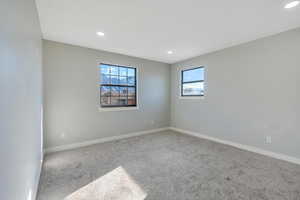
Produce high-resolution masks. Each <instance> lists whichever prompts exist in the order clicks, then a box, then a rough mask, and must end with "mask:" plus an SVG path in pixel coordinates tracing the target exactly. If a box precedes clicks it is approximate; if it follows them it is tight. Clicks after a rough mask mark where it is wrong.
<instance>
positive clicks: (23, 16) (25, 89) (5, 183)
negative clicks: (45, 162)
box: [0, 0, 42, 200]
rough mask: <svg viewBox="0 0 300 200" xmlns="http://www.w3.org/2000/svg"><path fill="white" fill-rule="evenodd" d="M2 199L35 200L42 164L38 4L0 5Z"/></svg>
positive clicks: (8, 1)
mask: <svg viewBox="0 0 300 200" xmlns="http://www.w3.org/2000/svg"><path fill="white" fill-rule="evenodd" d="M0 13H1V17H0V26H1V30H0V92H1V98H0V158H1V164H0V199H3V200H4V199H5V200H20V199H22V200H23V199H26V200H31V199H34V194H35V190H36V187H37V184H38V182H37V181H38V177H39V170H40V169H39V168H40V165H41V159H42V143H41V141H42V127H41V126H42V123H41V121H42V114H41V111H42V72H41V70H42V60H41V53H42V48H41V45H42V43H41V31H40V25H39V21H38V16H37V11H36V7H35V2H34V0H28V1H17V0H4V1H3V0H2V1H1V2H0Z"/></svg>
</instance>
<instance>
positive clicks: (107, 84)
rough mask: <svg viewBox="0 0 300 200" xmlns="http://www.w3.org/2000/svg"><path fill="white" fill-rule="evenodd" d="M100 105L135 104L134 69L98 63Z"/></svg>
mask: <svg viewBox="0 0 300 200" xmlns="http://www.w3.org/2000/svg"><path fill="white" fill-rule="evenodd" d="M99 67H100V105H101V107H128V106H136V69H135V68H133V67H124V66H118V65H110V64H100V66H99Z"/></svg>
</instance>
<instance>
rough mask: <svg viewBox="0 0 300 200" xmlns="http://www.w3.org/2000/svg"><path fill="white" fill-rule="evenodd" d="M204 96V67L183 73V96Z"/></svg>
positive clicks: (183, 71)
mask: <svg viewBox="0 0 300 200" xmlns="http://www.w3.org/2000/svg"><path fill="white" fill-rule="evenodd" d="M203 95H204V67H197V68H192V69H187V70H182V71H181V96H183V97H189V96H191V97H193V96H203Z"/></svg>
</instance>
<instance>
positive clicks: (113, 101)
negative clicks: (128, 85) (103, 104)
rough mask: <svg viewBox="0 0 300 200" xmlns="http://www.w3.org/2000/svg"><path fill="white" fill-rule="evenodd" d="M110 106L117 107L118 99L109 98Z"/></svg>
mask: <svg viewBox="0 0 300 200" xmlns="http://www.w3.org/2000/svg"><path fill="white" fill-rule="evenodd" d="M111 105H112V106H117V105H119V97H111Z"/></svg>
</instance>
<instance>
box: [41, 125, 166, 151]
mask: <svg viewBox="0 0 300 200" xmlns="http://www.w3.org/2000/svg"><path fill="white" fill-rule="evenodd" d="M165 130H169V127H164V128H157V129H150V130H146V131H139V132H134V133H128V134H123V135H117V136H112V137H105V138H99V139H95V140H89V141H84V142H78V143H73V144H67V145H61V146H56V147H50V148H47V149H45V150H44V152H45V154H48V153H53V152H58V151H65V150H70V149H76V148H79V147H85V146H90V145H93V144H99V143H104V142H111V141H115V140H120V139H125V138H130V137H135V136H140V135H146V134H149V133H155V132H160V131H165Z"/></svg>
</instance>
